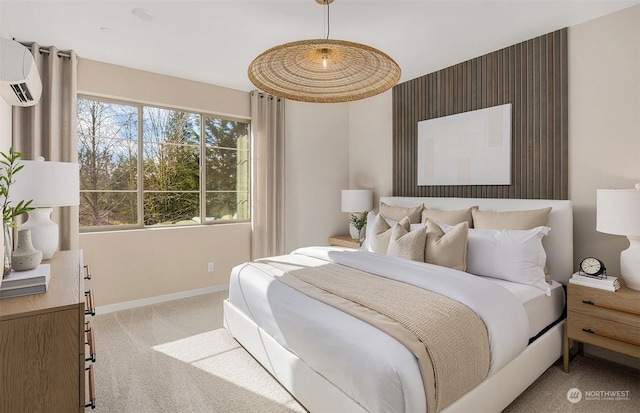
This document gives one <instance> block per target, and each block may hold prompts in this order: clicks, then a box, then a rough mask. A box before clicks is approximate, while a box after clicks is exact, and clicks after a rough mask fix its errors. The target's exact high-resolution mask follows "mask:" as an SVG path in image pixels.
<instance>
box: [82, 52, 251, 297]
mask: <svg viewBox="0 0 640 413" xmlns="http://www.w3.org/2000/svg"><path fill="white" fill-rule="evenodd" d="M78 91H79V93H86V94H91V95H98V96H102V97H117V98H124V99H130V100H133V101H137V102H143V103H149V104H156V105H170V106H173V107H179V108H183V109H192V110H198V111H204V112H208V113H213V114H220V115H227V116H233V117H236V118H244V119H248V118H249V117H250V110H249V104H250V99H249V94H248V93H246V92H240V91H236V90H231V89H227V88H221V87H217V86H213V85H207V84H203V83H198V82H192V81H187V80H183V79H177V78H172V77H169V76H163V75H158V74H154V73H149V72H143V71H138V70H133V69H128V68H124V67H120V66H114V65H109V64H105V63H100V62H95V61H91V60H86V59H80V61H79V64H78ZM80 247H81V248H82V249H83V250H84V255H85V261H86V263H87V264H89V265H90V266H91V271H92V273H93V279H92V280H91V281H90V282H88V283H87V284H88V287H90V288H92V289H93V290H94V295H95V299H96V304H97V305H98V306H105V305H109V304H115V303H122V302H126V301H133V300H141V299H145V298H150V297H155V296H159V295H167V294H176V293H180V292H184V291H189V290H197V289H203V288H208V287H214V286H220V287H224V286H225V285H226V284H228V282H229V273H230V271H231V268H232V267H233V266H234V265H237V264H240V263H242V262H244V261H246V260H248V259H249V258H250V248H251V225H250V224H248V223H243V224H222V225H207V226H194V227H185V228H162V229H144V230H136V231H109V232H97V233H82V234H80ZM209 262H213V263H214V266H215V269H214V271H213V272H211V273H210V272H207V263H209Z"/></svg>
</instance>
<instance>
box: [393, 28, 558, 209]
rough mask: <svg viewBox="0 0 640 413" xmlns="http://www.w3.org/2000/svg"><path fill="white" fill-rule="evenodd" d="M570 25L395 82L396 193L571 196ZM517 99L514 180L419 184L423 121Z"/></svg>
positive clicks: (513, 106)
mask: <svg viewBox="0 0 640 413" xmlns="http://www.w3.org/2000/svg"><path fill="white" fill-rule="evenodd" d="M567 69H568V68H567V29H566V28H565V29H561V30H558V31H555V32H553V33H549V34H546V35H544V36H540V37H537V38H535V39H531V40H528V41H526V42H523V43H519V44H516V45H513V46H510V47H507V48H505V49H502V50H498V51H496V52H493V53H489V54H487V55H484V56H481V57H478V58H475V59H471V60H468V61H466V62H462V63H459V64H457V65H455V66H451V67H448V68H445V69H442V70H440V71H438V72H434V73H430V74H427V75H424V76H421V77H419V78H416V79H413V80H410V81H408V82H404V83H401V84H399V85H396V86H395V87H394V88H393V195H395V196H445V197H447V196H449V197H478V198H528V199H568V157H569V153H568V99H567V96H568V70H567ZM506 103H511V105H512V119H511V121H512V122H511V128H512V131H511V139H512V142H511V153H512V155H511V185H446V186H444V185H443V186H418V185H417V167H418V164H417V163H418V160H417V149H418V148H417V146H418V145H417V139H418V122H420V121H423V120H427V119H433V118H438V117H442V116H449V115H454V114H458V113H462V112H468V111H471V110H478V109H484V108H487V107H492V106H497V105H503V104H506Z"/></svg>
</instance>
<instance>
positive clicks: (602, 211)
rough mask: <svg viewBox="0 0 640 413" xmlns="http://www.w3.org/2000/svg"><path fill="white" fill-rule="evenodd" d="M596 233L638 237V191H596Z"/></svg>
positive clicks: (639, 232) (639, 215) (639, 229)
mask: <svg viewBox="0 0 640 413" xmlns="http://www.w3.org/2000/svg"><path fill="white" fill-rule="evenodd" d="M597 198H598V200H597V209H596V217H597V219H596V231H598V232H604V233H606V234H615V235H626V236H634V237H640V190H639V189H598V190H597Z"/></svg>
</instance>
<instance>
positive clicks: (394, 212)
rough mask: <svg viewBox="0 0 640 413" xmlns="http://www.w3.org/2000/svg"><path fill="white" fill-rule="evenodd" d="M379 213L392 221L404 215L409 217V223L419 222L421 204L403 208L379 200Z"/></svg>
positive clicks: (398, 219)
mask: <svg viewBox="0 0 640 413" xmlns="http://www.w3.org/2000/svg"><path fill="white" fill-rule="evenodd" d="M379 215H382V216H383V217H385V218H389V219H392V220H394V221H400V220H401V219H402V218H404V217H409V222H410V223H412V224H419V223H420V222H421V220H422V204H420V205H419V206H417V207H414V208H404V207H398V206H392V205H387V204H385V203H384V202H380V214H379Z"/></svg>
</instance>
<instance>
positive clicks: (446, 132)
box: [417, 103, 511, 185]
mask: <svg viewBox="0 0 640 413" xmlns="http://www.w3.org/2000/svg"><path fill="white" fill-rule="evenodd" d="M417 178H418V185H509V184H511V104H510V103H508V104H506V105H500V106H493V107H490V108H486V109H480V110H474V111H471V112H464V113H459V114H456V115H451V116H443V117H440V118H435V119H429V120H424V121H421V122H418V177H417Z"/></svg>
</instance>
